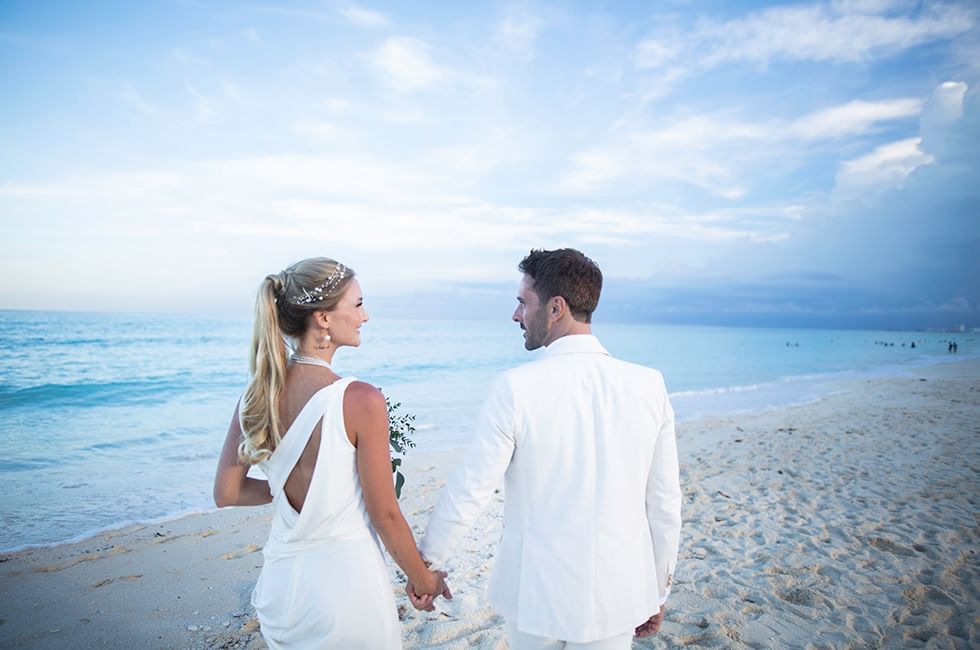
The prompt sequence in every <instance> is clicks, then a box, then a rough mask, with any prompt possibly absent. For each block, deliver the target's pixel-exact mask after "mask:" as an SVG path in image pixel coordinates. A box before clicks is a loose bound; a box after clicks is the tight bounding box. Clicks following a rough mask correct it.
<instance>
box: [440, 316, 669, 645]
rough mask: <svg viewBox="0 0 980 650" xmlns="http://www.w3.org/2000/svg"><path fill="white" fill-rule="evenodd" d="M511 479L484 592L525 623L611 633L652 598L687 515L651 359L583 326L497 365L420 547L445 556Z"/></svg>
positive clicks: (662, 593) (573, 632)
mask: <svg viewBox="0 0 980 650" xmlns="http://www.w3.org/2000/svg"><path fill="white" fill-rule="evenodd" d="M501 477H503V478H504V480H505V492H504V521H503V534H502V536H501V541H500V548H499V550H498V552H497V557H496V562H495V565H494V570H493V575H492V578H491V582H490V602H491V604H492V605H493V607H494V608H495V609H496V610H497V611H498V612H499V613H500V614H502V615H503V616H504V617H506V618H507V619H508V620H510V621H513V622H515V623H516V625H517V628H518V629H519V630H520V631H522V632H526V633H528V634H535V635H538V636H544V637H548V638H555V639H562V640H565V641H573V642H578V643H584V642H590V641H596V640H599V639H605V638H608V637H611V636H615V635H617V634H622V633H624V632H626V631H631V630H632V629H633V628H634V627H635V626H636V625H639V624H640V623H642V622H644V621H646V620H647V618H649V617H650V616H651V615H652V614H655V613H657V612H658V611H659V609H660V605H661V604H663V603H664V601H666V599H667V594H668V593H669V591H670V585H671V581H672V574H673V570H674V565H675V564H676V562H677V552H678V544H679V539H680V527H681V513H680V509H681V490H680V481H679V477H678V464H677V446H676V441H675V437H674V413H673V410H672V409H671V406H670V402H669V401H668V399H667V391H666V389H665V387H664V381H663V377H662V376H661V374H660V373H659V372H657V371H656V370H653V369H650V368H646V367H643V366H639V365H635V364H632V363H627V362H624V361H620V360H618V359H614V358H612V357H611V356H609V353H608V352H606V350H605V349H604V348H603V347H602V345H600V343H599V341H598V340H597V339H596V338H595V337H594V336H591V335H570V336H565V337H562V338H560V339H558V340H556V341H554V342H553V343H552V344H551V345H550V346H549V347H548V348H547V349H546V350H545V351H544V356H543V357H542V358H540V359H538V360H536V361H533V362H531V363H528V364H526V365H523V366H519V367H517V368H514V369H512V370H509V371H506V372H504V373H502V374H501V375H500V376H499V377H498V379H497V380H496V382H495V383H494V385H493V388H492V389H491V392H490V395H489V397H488V399H487V401H486V403H485V405H484V408H483V412H482V415H481V416H480V420H479V426H478V429H477V432H476V436H475V437H474V439H473V440H472V442H471V444H470V446H469V449H468V451H467V453H466V456H465V458H464V460H463V462H462V464H461V465H460V466H459V467H458V468H456V470H455V472H454V473H453V475H452V476H451V478H450V480H449V483H448V484H447V485H446V488H445V489H444V490H443V492H442V494H441V495H440V498H439V502H438V504H437V505H436V508H435V510H434V511H433V514H432V518H431V519H430V520H429V524H428V527H427V528H426V531H425V537H424V538H423V540H422V544H421V550H422V554H423V555H424V556H425V558H426V559H427V560H429V561H431V562H432V563H433V565H434V566H437V567H440V566H444V565H445V562H446V560H447V559H448V557H449V556H450V554H451V552H452V549H453V547H454V545H455V543H456V541H457V540H458V539H459V537H460V535H461V534H463V533H464V532H465V531H466V530H468V529H469V528H470V526H471V524H472V523H473V522H474V520H475V519H476V517H477V516H479V514H480V513H481V512H482V511H483V509H484V508H485V507H486V505H487V503H488V502H489V501H490V499H491V497H492V496H493V492H494V489H495V488H497V487H498V486H499V484H500V480H501Z"/></svg>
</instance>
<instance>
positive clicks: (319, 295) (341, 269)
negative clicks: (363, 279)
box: [290, 262, 347, 305]
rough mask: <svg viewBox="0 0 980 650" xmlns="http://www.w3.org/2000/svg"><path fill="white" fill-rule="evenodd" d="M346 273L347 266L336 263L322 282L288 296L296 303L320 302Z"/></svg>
mask: <svg viewBox="0 0 980 650" xmlns="http://www.w3.org/2000/svg"><path fill="white" fill-rule="evenodd" d="M346 275H347V267H346V266H344V265H343V264H341V263H339V262H338V263H337V266H336V267H335V268H334V270H333V273H331V274H330V277H328V278H327V279H326V280H324V282H323V283H322V284H318V285H317V286H315V287H313V288H312V289H303V293H299V294H296V295H295V296H293V297H291V298H290V301H291V302H292V303H293V304H296V305H309V304H312V303H315V302H320V301H321V300H323V299H324V298H325V297H326V296H328V295H329V294H330V292H331V291H333V289H334V287H336V286H337V284H339V283H340V281H341V280H343V279H344V276H346Z"/></svg>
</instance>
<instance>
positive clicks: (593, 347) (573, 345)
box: [544, 334, 609, 357]
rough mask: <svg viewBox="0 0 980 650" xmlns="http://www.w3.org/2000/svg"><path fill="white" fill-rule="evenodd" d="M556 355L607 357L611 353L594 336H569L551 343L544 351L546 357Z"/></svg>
mask: <svg viewBox="0 0 980 650" xmlns="http://www.w3.org/2000/svg"><path fill="white" fill-rule="evenodd" d="M556 354H604V355H606V356H607V357H608V356H609V352H607V351H606V348H604V347H602V344H601V343H599V339H597V338H596V337H595V336H593V335H592V334H567V335H565V336H563V337H561V338H559V339H555V340H554V341H552V342H551V345H549V346H548V347H546V348H545V349H544V356H546V357H551V356H554V355H556Z"/></svg>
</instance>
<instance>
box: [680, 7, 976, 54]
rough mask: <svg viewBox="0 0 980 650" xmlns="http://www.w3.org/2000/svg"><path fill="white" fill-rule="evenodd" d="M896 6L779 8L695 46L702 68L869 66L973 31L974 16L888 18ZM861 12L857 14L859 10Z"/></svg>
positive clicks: (935, 10) (706, 34)
mask: <svg viewBox="0 0 980 650" xmlns="http://www.w3.org/2000/svg"><path fill="white" fill-rule="evenodd" d="M893 6H894V4H893V3H884V2H880V3H838V4H812V5H804V6H793V7H776V8H771V9H766V10H764V11H761V12H757V13H754V14H751V15H749V16H747V17H745V18H739V19H735V20H731V21H727V22H723V23H715V24H712V23H708V24H706V25H705V26H704V27H703V28H702V29H701V30H700V34H698V35H697V36H696V37H695V40H697V41H700V42H701V44H702V46H706V51H705V54H704V55H703V56H702V57H701V62H702V65H704V66H706V67H712V66H714V65H718V64H720V63H722V62H726V61H752V62H757V63H766V62H768V61H770V60H772V59H777V58H780V59H788V60H797V61H827V62H833V63H843V62H855V61H864V60H867V59H869V58H872V57H877V56H889V55H893V54H895V53H897V52H900V51H903V50H906V49H908V48H910V47H913V46H916V45H920V44H922V43H927V42H930V41H935V40H941V39H948V38H951V37H954V36H957V35H959V34H963V33H964V32H966V31H968V30H969V29H970V28H971V27H973V24H974V22H975V20H976V18H975V16H974V14H973V12H971V11H968V10H966V9H964V8H962V7H957V6H955V5H942V4H940V5H926V6H925V7H923V9H922V10H921V11H919V12H917V13H914V14H913V15H898V16H896V15H888V14H886V13H885V10H887V9H890V8H892V7H893ZM856 9H857V10H856Z"/></svg>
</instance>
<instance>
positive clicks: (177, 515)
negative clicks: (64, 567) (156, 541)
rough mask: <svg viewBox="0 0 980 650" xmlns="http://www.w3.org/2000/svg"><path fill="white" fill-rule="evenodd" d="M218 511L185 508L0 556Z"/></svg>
mask: <svg viewBox="0 0 980 650" xmlns="http://www.w3.org/2000/svg"><path fill="white" fill-rule="evenodd" d="M217 510H218V509H217V508H215V507H210V508H209V507H200V508H185V509H183V510H179V511H176V512H173V513H169V514H166V515H162V516H159V517H146V518H142V519H124V520H122V521H118V522H115V523H112V524H109V525H107V526H102V527H100V528H91V529H88V530H86V531H84V532H82V533H79V534H77V535H73V536H71V537H66V538H64V539H58V540H57V541H53V542H40V543H28V544H18V545H17V546H9V547H7V548H0V554H3V555H8V554H11V553H19V552H20V551H26V550H29V549H35V548H53V547H55V546H64V545H67V544H74V543H75V542H83V541H85V540H87V539H91V538H93V537H96V536H98V535H104V534H106V533H109V532H112V531H116V530H121V529H123V528H128V527H130V526H155V525H158V524H165V523H168V522H171V521H176V520H177V519H183V518H184V517H189V516H191V515H200V514H208V513H210V512H216V511H217Z"/></svg>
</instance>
